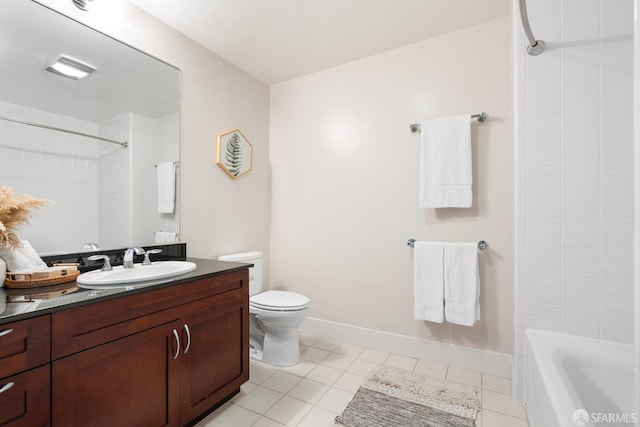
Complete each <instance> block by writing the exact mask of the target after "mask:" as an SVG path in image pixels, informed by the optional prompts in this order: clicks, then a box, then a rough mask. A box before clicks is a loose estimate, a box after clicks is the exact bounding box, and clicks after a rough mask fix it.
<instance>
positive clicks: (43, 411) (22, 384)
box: [0, 364, 51, 427]
mask: <svg viewBox="0 0 640 427" xmlns="http://www.w3.org/2000/svg"><path fill="white" fill-rule="evenodd" d="M50 396H51V387H50V369H49V365H48V364H47V365H44V366H41V367H39V368H35V369H31V370H29V371H26V372H22V373H20V374H17V375H14V376H11V377H7V378H4V379H1V380H0V426H3V427H34V426H44V425H46V424H48V423H49V419H50V417H51V399H50Z"/></svg>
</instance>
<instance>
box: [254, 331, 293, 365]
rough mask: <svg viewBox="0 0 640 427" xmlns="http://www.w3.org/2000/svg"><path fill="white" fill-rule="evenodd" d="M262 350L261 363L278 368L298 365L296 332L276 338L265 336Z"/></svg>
mask: <svg viewBox="0 0 640 427" xmlns="http://www.w3.org/2000/svg"><path fill="white" fill-rule="evenodd" d="M262 349H263V354H262V363H266V364H268V365H272V366H278V367H285V366H294V365H297V364H298V363H300V343H299V341H298V332H297V331H293V333H291V334H286V335H283V334H279V335H278V336H274V335H270V334H266V335H265V336H264V344H263V346H262Z"/></svg>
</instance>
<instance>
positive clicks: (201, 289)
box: [51, 270, 249, 360]
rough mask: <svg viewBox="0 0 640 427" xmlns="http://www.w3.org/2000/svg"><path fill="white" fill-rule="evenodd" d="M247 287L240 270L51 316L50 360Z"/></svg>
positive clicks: (168, 319) (173, 317)
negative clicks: (175, 308)
mask: <svg viewBox="0 0 640 427" xmlns="http://www.w3.org/2000/svg"><path fill="white" fill-rule="evenodd" d="M248 286H249V274H248V270H242V271H238V272H233V273H227V274H223V275H219V276H213V277H207V278H204V279H200V280H196V281H193V282H187V283H183V284H177V285H174V286H169V287H166V288H160V289H157V290H149V291H146V292H142V293H139V294H132V295H127V294H126V293H125V294H123V296H122V297H121V298H116V299H112V300H108V301H103V302H96V303H95V304H88V305H84V306H81V307H77V308H73V309H69V310H63V311H60V312H57V313H53V315H52V321H51V323H52V331H53V333H52V334H53V343H52V349H51V350H52V351H51V352H52V359H53V360H56V359H59V358H61V357H65V356H68V355H71V354H74V353H77V352H79V351H83V350H86V349H89V348H92V347H95V346H98V345H101V344H104V343H107V342H110V341H115V340H117V339H120V338H123V337H125V336H128V335H132V334H135V333H138V332H141V331H144V330H146V329H148V328H149V327H150V326H154V325H159V324H162V323H167V322H171V321H173V320H176V319H177V318H178V317H177V315H176V311H175V310H169V309H171V308H174V307H177V306H180V305H183V304H187V303H190V302H193V301H198V300H200V299H203V298H207V297H209V296H213V295H218V294H222V293H224V292H229V291H232V290H235V289H241V288H242V287H248Z"/></svg>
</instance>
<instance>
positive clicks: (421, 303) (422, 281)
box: [413, 242, 444, 323]
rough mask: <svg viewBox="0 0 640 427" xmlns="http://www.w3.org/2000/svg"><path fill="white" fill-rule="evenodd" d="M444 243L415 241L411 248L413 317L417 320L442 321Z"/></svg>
mask: <svg viewBox="0 0 640 427" xmlns="http://www.w3.org/2000/svg"><path fill="white" fill-rule="evenodd" d="M443 257H444V245H443V243H440V242H415V244H414V250H413V296H414V307H413V310H414V311H413V312H414V317H415V318H416V319H418V320H428V321H430V322H437V323H442V322H443V321H444V305H443V304H444V278H443Z"/></svg>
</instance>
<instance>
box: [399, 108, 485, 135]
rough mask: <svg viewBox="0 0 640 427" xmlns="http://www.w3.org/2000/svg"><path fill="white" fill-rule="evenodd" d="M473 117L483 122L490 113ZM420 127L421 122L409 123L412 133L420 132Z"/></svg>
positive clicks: (472, 116)
mask: <svg viewBox="0 0 640 427" xmlns="http://www.w3.org/2000/svg"><path fill="white" fill-rule="evenodd" d="M471 118H472V119H478V121H479V122H480V123H482V122H484V121H485V120H487V119H488V118H489V115H488V114H487V113H485V112H484V111H483V112H482V113H478V114H472V115H471ZM420 128H421V126H420V123H411V124H410V125H409V131H410V132H411V133H416V132H420Z"/></svg>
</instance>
